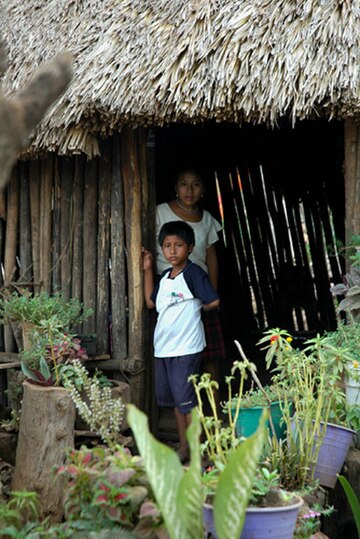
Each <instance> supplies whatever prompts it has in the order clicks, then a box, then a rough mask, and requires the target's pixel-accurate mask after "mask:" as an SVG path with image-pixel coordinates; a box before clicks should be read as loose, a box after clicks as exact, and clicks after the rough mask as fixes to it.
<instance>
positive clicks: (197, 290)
mask: <svg viewBox="0 0 360 539" xmlns="http://www.w3.org/2000/svg"><path fill="white" fill-rule="evenodd" d="M184 279H185V281H186V284H187V285H188V287H189V289H190V291H191V293H192V294H193V296H194V297H195V298H199V299H201V301H202V303H203V304H204V305H208V304H209V303H212V302H213V301H216V300H217V299H219V296H218V294H217V293H216V292H215V290H214V289H213V287H212V286H211V284H210V280H209V277H208V274H207V273H206V271H204V270H203V269H202V268H200V266H198V265H197V264H194V263H192V264H189V266H188V267H187V268H186V270H185V271H184Z"/></svg>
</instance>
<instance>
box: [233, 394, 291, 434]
mask: <svg viewBox="0 0 360 539" xmlns="http://www.w3.org/2000/svg"><path fill="white" fill-rule="evenodd" d="M263 410H264V407H263V406H254V407H253V408H241V409H240V411H239V415H238V418H237V421H236V425H235V429H236V434H237V435H238V436H239V437H241V436H243V437H245V438H248V437H249V436H251V435H252V434H254V432H256V430H257V428H258V426H259V421H260V417H261V415H262V412H263ZM231 413H232V416H233V417H234V415H235V410H232V412H231ZM270 413H271V419H272V422H273V425H274V429H275V433H276V437H277V439H278V440H281V439H283V438H284V437H285V433H286V425H285V422H284V421H283V414H282V411H281V408H280V403H279V402H272V403H271V405H270ZM267 427H268V428H269V421H267Z"/></svg>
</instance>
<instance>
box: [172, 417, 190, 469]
mask: <svg viewBox="0 0 360 539" xmlns="http://www.w3.org/2000/svg"><path fill="white" fill-rule="evenodd" d="M174 413H175V419H176V426H177V430H178V434H179V441H180V446H179V449H178V455H179V458H180V460H181V461H182V462H185V461H187V460H189V457H190V454H189V445H188V442H187V440H186V429H187V428H188V426H189V425H190V422H191V414H182V413H181V412H180V410H179V409H178V408H174Z"/></svg>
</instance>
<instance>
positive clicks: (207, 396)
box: [189, 359, 256, 470]
mask: <svg viewBox="0 0 360 539" xmlns="http://www.w3.org/2000/svg"><path fill="white" fill-rule="evenodd" d="M250 370H253V371H254V370H256V366H255V364H254V363H251V362H250V361H248V360H247V359H244V360H243V361H234V363H233V366H232V368H231V373H230V376H227V377H226V379H225V380H226V384H227V387H228V399H227V403H232V404H233V405H234V406H229V405H228V406H225V407H224V410H225V411H226V412H227V423H228V424H227V425H225V424H224V421H223V420H222V419H221V418H220V417H219V414H218V407H217V404H216V399H215V391H217V390H218V389H219V385H218V383H217V382H216V381H215V380H212V379H211V376H210V374H208V373H204V374H202V375H201V376H200V378H199V377H198V376H197V375H193V376H190V377H189V380H191V381H192V383H193V386H194V389H195V393H196V396H197V401H198V404H197V413H198V416H199V419H200V423H201V426H202V429H203V432H204V437H205V441H204V443H203V444H202V446H201V452H202V453H203V454H205V455H207V457H208V459H209V460H210V461H211V462H212V463H213V464H214V465H215V466H216V467H218V468H219V469H220V470H221V469H222V468H223V467H224V466H225V465H226V464H227V462H228V459H229V456H230V454H231V453H232V452H233V451H234V449H235V448H236V447H237V446H238V445H239V444H240V439H239V438H238V436H237V435H236V422H237V419H238V417H239V412H240V408H241V403H242V396H243V394H244V385H245V380H246V379H247V378H248V375H249V371H250ZM236 374H238V376H239V378H238V389H237V392H236V396H234V392H233V389H232V383H233V381H234V380H235V375H236ZM206 400H207V401H208V402H209V404H210V414H206V413H205V408H204V404H203V403H204V402H205V401H206Z"/></svg>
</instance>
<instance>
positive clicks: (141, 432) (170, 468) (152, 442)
mask: <svg viewBox="0 0 360 539" xmlns="http://www.w3.org/2000/svg"><path fill="white" fill-rule="evenodd" d="M128 422H129V425H130V427H131V429H132V431H133V433H134V436H135V440H136V444H137V447H138V449H139V451H140V454H141V457H142V459H143V462H144V466H145V470H146V473H147V476H148V479H149V481H150V484H151V487H152V489H153V492H154V495H155V498H156V501H157V503H158V506H159V509H160V511H161V514H162V516H163V518H164V521H165V525H166V529H167V531H168V533H169V535H170V537H171V539H190V535H189V534H188V532H187V530H186V526H187V524H188V523H187V522H184V521H183V520H182V513H180V512H179V510H178V506H177V499H178V490H179V486H180V481H181V480H182V478H183V476H184V469H183V467H182V465H181V464H180V460H179V459H178V457H177V455H176V453H175V452H174V451H173V450H172V449H170V448H169V447H167V446H166V445H164V444H162V443H161V442H159V441H158V440H156V439H155V438H154V436H153V435H152V434H151V433H150V431H149V425H148V419H147V417H146V415H145V414H144V413H143V412H141V411H140V410H138V409H137V408H136V406H134V405H132V404H129V405H128Z"/></svg>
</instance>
